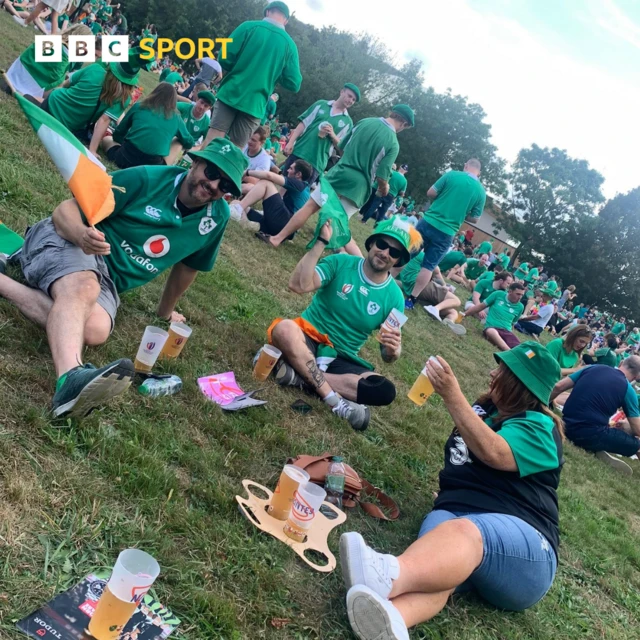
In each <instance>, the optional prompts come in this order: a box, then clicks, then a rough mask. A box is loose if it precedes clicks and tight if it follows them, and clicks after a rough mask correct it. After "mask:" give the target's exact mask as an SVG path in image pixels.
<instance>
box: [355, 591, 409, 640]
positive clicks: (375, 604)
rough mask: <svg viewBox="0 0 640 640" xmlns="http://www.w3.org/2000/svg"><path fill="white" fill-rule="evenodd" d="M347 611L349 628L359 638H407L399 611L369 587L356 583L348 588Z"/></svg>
mask: <svg viewBox="0 0 640 640" xmlns="http://www.w3.org/2000/svg"><path fill="white" fill-rule="evenodd" d="M347 613H348V615H349V622H350V623H351V629H352V630H353V633H355V634H356V636H358V638H359V639H360V640H409V631H408V629H407V625H406V624H405V623H404V620H403V619H402V616H401V615H400V612H399V611H398V610H397V609H396V608H395V607H394V606H393V603H392V602H391V601H390V600H385V599H384V598H381V597H380V596H379V595H378V594H377V593H375V591H372V590H371V589H369V587H365V586H364V585H362V584H357V585H356V586H355V587H351V589H349V592H348V593H347Z"/></svg>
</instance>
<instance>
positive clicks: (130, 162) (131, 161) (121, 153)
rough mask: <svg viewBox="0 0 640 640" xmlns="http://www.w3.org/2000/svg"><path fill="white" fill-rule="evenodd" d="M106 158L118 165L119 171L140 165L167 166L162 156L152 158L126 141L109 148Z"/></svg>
mask: <svg viewBox="0 0 640 640" xmlns="http://www.w3.org/2000/svg"><path fill="white" fill-rule="evenodd" d="M107 158H109V160H110V161H111V162H113V163H115V164H116V165H118V167H119V168H120V169H128V168H129V167H140V166H142V165H159V164H167V163H166V162H165V160H164V158H163V157H162V156H152V155H150V154H148V153H144V151H140V149H138V148H137V147H135V146H134V145H132V144H131V143H130V142H127V141H126V140H125V141H124V142H123V143H122V144H119V145H115V146H113V147H111V149H109V151H107Z"/></svg>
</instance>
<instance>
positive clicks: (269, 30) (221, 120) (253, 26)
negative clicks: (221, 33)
mask: <svg viewBox="0 0 640 640" xmlns="http://www.w3.org/2000/svg"><path fill="white" fill-rule="evenodd" d="M264 16H265V17H264V19H263V20H250V21H248V22H243V23H242V24H241V25H240V26H239V27H238V28H237V29H235V30H234V31H233V33H232V34H231V36H230V38H231V40H232V42H230V43H229V45H228V46H227V57H226V58H222V57H221V59H220V65H221V66H222V69H223V71H224V73H225V76H224V78H223V79H222V82H221V83H220V89H219V90H218V94H217V98H218V100H217V102H216V104H215V107H214V109H213V115H212V117H211V128H210V129H209V133H208V134H207V138H206V140H205V143H204V146H205V147H206V145H208V144H209V143H210V142H211V140H213V138H223V137H224V136H226V135H227V134H229V139H230V140H231V142H233V144H235V145H236V146H237V147H240V148H241V149H242V148H243V147H244V146H245V145H246V144H247V142H248V141H249V138H250V137H251V134H252V133H253V132H254V131H255V130H256V129H257V128H258V126H259V125H260V120H261V118H262V116H263V115H264V113H265V109H266V107H267V101H268V100H269V96H270V95H271V94H272V93H273V90H274V88H275V86H276V84H278V83H279V84H281V85H282V86H283V87H284V88H285V89H288V90H289V91H293V92H294V93H297V92H298V91H299V90H300V85H301V84H302V75H301V74H300V64H299V61H298V49H297V47H296V45H295V43H294V42H293V40H292V39H291V37H290V36H289V34H288V33H287V32H286V31H285V25H286V24H287V22H288V21H289V7H287V5H286V4H285V3H284V2H280V0H275V1H274V2H270V3H269V4H268V5H267V6H266V8H265V10H264Z"/></svg>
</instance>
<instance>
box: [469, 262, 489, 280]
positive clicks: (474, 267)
mask: <svg viewBox="0 0 640 640" xmlns="http://www.w3.org/2000/svg"><path fill="white" fill-rule="evenodd" d="M486 270H487V267H485V266H484V264H482V263H481V262H480V260H478V258H469V260H467V266H466V267H465V268H464V274H465V276H466V277H467V279H469V280H477V279H478V278H479V277H480V276H481V275H482V274H483V273H484V272H485V271H486Z"/></svg>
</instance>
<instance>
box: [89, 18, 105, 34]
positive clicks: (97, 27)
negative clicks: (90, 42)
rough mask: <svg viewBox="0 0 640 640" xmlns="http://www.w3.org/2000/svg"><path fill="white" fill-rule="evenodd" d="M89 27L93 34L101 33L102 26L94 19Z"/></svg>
mask: <svg viewBox="0 0 640 640" xmlns="http://www.w3.org/2000/svg"><path fill="white" fill-rule="evenodd" d="M89 29H91V33H93V35H94V36H99V35H100V34H101V33H102V27H101V26H100V24H99V23H97V22H96V21H95V20H94V21H93V22H92V23H91V24H90V25H89Z"/></svg>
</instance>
